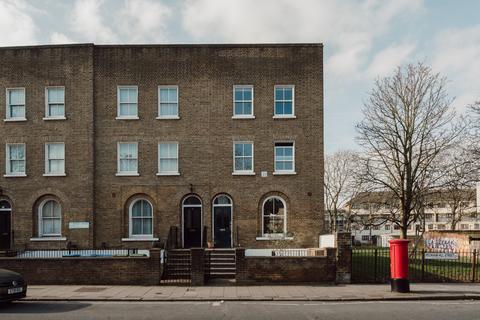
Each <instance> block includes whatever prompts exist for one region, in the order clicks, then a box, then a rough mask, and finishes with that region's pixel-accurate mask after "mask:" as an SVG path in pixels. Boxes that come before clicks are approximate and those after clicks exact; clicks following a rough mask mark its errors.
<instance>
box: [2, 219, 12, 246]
mask: <svg viewBox="0 0 480 320" xmlns="http://www.w3.org/2000/svg"><path fill="white" fill-rule="evenodd" d="M10 233H11V212H10V211H2V210H0V250H10V244H11V243H10V241H11V234H10Z"/></svg>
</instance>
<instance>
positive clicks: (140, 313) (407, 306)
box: [0, 301, 480, 320]
mask: <svg viewBox="0 0 480 320" xmlns="http://www.w3.org/2000/svg"><path fill="white" fill-rule="evenodd" d="M0 319H2V320H9V319H15V320H20V319H49V320H54V319H62V320H64V319H68V320H76V319H82V320H84V319H115V320H118V319H182V320H186V319H208V320H214V319H249V320H253V319H275V320H283V319H285V320H294V319H295V320H296V319H322V320H329V319H356V320H357V319H358V320H363V319H365V320H373V319H389V320H394V319H402V320H405V319H435V320H443V319H445V320H452V319H455V320H459V319H469V320H475V319H480V301H403V302H378V301H377V302H323V303H322V302H317V303H314V302H298V301H292V302H240V301H239V302H221V301H218V302H48V301H41V302H40V301H39V302H27V301H25V302H16V303H13V304H9V305H2V306H0Z"/></svg>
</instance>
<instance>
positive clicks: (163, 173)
mask: <svg viewBox="0 0 480 320" xmlns="http://www.w3.org/2000/svg"><path fill="white" fill-rule="evenodd" d="M162 144H176V145H177V155H176V159H177V171H161V170H160V160H161V159H160V145H162ZM178 149H179V144H178V142H177V141H161V142H159V143H158V147H157V152H158V157H157V160H158V172H157V176H179V175H180V161H179V158H178V154H179V150H178ZM162 159H174V158H162Z"/></svg>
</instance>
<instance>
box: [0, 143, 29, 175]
mask: <svg viewBox="0 0 480 320" xmlns="http://www.w3.org/2000/svg"><path fill="white" fill-rule="evenodd" d="M17 145H22V146H23V154H24V159H23V162H24V166H23V167H24V171H23V172H12V168H11V163H10V161H11V159H10V148H11V147H12V146H17ZM26 176H27V146H26V144H25V143H6V144H5V174H4V177H26Z"/></svg>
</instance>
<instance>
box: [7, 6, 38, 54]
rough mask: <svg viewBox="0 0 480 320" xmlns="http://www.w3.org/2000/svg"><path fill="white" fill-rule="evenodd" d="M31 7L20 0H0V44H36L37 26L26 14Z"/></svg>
mask: <svg viewBox="0 0 480 320" xmlns="http://www.w3.org/2000/svg"><path fill="white" fill-rule="evenodd" d="M31 10H32V7H31V6H30V5H29V4H27V3H26V2H25V1H22V0H17V1H13V0H3V1H0V30H2V32H0V44H1V45H7V46H12V45H28V44H30V45H31V44H37V42H38V40H37V38H36V32H37V26H36V25H35V23H34V21H33V19H32V18H31V16H30V15H29V14H28V11H31Z"/></svg>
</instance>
